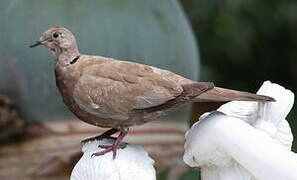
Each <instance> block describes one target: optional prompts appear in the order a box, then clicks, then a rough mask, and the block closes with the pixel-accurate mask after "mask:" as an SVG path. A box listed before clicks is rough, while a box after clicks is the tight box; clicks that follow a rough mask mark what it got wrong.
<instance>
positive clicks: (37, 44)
mask: <svg viewBox="0 0 297 180" xmlns="http://www.w3.org/2000/svg"><path fill="white" fill-rule="evenodd" d="M39 45H41V41H36V42H35V43H33V44H31V45H30V48H34V47H36V46H39Z"/></svg>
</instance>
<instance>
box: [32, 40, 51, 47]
mask: <svg viewBox="0 0 297 180" xmlns="http://www.w3.org/2000/svg"><path fill="white" fill-rule="evenodd" d="M49 39H50V38H47V39H43V38H40V40H38V41H36V42H34V43H33V44H31V45H30V48H34V47H36V46H39V45H42V43H43V42H45V41H48V40H49Z"/></svg>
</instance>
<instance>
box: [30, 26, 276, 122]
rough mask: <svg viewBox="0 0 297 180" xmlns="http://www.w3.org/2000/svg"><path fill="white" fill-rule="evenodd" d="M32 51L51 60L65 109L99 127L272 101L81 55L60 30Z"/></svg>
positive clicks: (153, 69) (70, 36) (47, 35)
mask: <svg viewBox="0 0 297 180" xmlns="http://www.w3.org/2000/svg"><path fill="white" fill-rule="evenodd" d="M37 45H45V46H47V47H48V48H49V49H50V50H51V51H52V53H53V54H54V57H55V75H56V83H57V86H58V88H59V90H60V92H61V95H62V97H63V101H64V103H65V104H66V105H67V106H68V108H69V109H70V110H71V111H72V112H73V113H74V114H75V115H76V116H77V117H78V118H79V119H81V120H83V121H85V122H87V123H90V124H93V125H96V126H100V127H110V128H123V127H129V126H133V125H137V124H143V123H145V122H147V121H150V120H152V119H156V118H157V117H159V116H161V115H164V114H165V112H166V111H168V110H170V109H172V108H174V107H178V106H179V105H181V104H184V103H186V102H189V101H198V102H199V101H232V100H244V101H273V99H272V98H270V97H267V96H261V95H256V94H252V93H246V92H239V91H234V90H229V89H223V88H218V87H215V86H214V84H213V83H209V82H195V81H192V80H190V79H187V78H184V77H182V76H180V75H177V74H175V73H172V72H170V71H167V70H163V69H159V68H156V67H152V66H148V65H144V64H138V63H132V62H127V61H121V60H115V59H112V58H106V57H100V56H89V55H83V54H80V53H79V51H78V48H77V45H76V40H75V37H74V36H73V34H72V33H71V32H70V31H69V30H67V29H65V28H59V27H55V28H51V29H49V30H47V31H45V32H44V33H43V35H42V37H41V38H40V39H39V40H38V41H37V42H36V43H35V44H34V45H32V47H35V46H37Z"/></svg>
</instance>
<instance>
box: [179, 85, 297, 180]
mask: <svg viewBox="0 0 297 180" xmlns="http://www.w3.org/2000/svg"><path fill="white" fill-rule="evenodd" d="M258 94H262V95H268V96H271V97H273V98H275V99H276V102H274V103H266V104H263V103H254V102H239V101H237V102H235V101H234V102H230V103H227V104H225V105H223V106H221V107H220V108H219V109H218V110H217V111H214V112H211V113H207V114H205V115H203V116H202V117H201V119H200V121H199V122H197V123H196V124H194V125H193V126H192V128H191V129H190V130H189V131H188V132H187V134H186V143H185V153H184V157H183V158H184V161H185V163H187V164H188V165H189V166H192V167H201V177H202V179H203V180H274V179H275V180H280V179H285V180H296V179H297V171H296V169H297V155H296V154H295V153H294V152H292V151H291V150H290V149H291V146H292V141H293V136H292V133H291V129H290V126H289V124H288V122H287V120H286V119H285V118H286V116H287V114H288V113H289V111H290V110H291V108H292V106H293V103H294V94H293V93H292V92H291V91H289V90H287V89H285V88H283V87H281V86H279V85H277V84H273V83H271V82H269V81H267V82H265V83H264V84H263V86H262V87H261V88H260V90H259V91H258Z"/></svg>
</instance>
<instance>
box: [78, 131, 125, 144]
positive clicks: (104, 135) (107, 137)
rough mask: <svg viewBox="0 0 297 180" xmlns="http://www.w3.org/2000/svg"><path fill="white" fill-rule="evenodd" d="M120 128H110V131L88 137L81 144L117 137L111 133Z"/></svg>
mask: <svg viewBox="0 0 297 180" xmlns="http://www.w3.org/2000/svg"><path fill="white" fill-rule="evenodd" d="M118 131H120V130H118V129H115V128H112V129H109V130H108V131H106V132H104V133H103V134H100V135H99V136H95V137H91V138H88V139H85V140H83V141H81V144H85V143H87V142H89V141H94V140H101V139H104V138H106V139H116V138H114V137H112V136H111V135H113V134H115V133H117V132H118Z"/></svg>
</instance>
